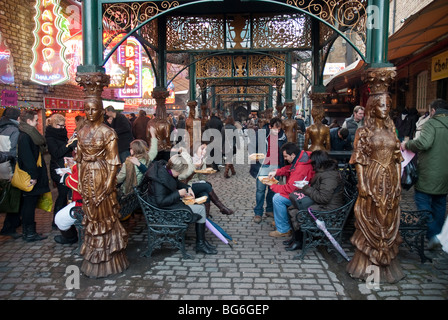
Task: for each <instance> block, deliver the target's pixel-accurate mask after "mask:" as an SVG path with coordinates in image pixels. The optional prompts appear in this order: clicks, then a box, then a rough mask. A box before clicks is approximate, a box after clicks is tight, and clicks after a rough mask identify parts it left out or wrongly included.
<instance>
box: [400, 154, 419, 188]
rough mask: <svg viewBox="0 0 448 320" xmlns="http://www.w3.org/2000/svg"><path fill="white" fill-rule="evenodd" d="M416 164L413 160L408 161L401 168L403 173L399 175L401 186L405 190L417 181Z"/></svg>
mask: <svg viewBox="0 0 448 320" xmlns="http://www.w3.org/2000/svg"><path fill="white" fill-rule="evenodd" d="M417 180H418V174H417V166H416V165H415V162H414V161H413V160H411V161H409V163H408V164H407V165H406V167H404V168H403V174H402V175H401V187H402V188H403V189H405V190H409V189H411V188H412V186H413V185H414V184H415V183H416V182H417Z"/></svg>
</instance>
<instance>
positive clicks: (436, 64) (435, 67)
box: [431, 51, 448, 81]
mask: <svg viewBox="0 0 448 320" xmlns="http://www.w3.org/2000/svg"><path fill="white" fill-rule="evenodd" d="M444 78H448V51H445V52H444V53H441V54H439V55H437V56H435V57H433V58H432V63H431V81H436V80H440V79H444Z"/></svg>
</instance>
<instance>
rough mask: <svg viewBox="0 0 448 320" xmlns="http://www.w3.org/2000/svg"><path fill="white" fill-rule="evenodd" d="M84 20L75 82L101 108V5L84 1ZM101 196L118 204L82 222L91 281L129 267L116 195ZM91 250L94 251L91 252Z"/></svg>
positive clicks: (105, 79) (90, 207)
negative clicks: (105, 214)
mask: <svg viewBox="0 0 448 320" xmlns="http://www.w3.org/2000/svg"><path fill="white" fill-rule="evenodd" d="M82 19H83V24H82V26H83V34H84V35H86V36H84V37H83V64H82V65H80V66H78V68H77V74H76V82H77V83H78V84H79V85H80V86H82V87H83V88H84V93H85V96H84V103H85V105H88V104H92V103H95V104H97V105H99V106H102V98H101V94H102V92H103V89H104V87H107V86H108V85H109V83H110V77H109V76H108V75H107V74H105V70H104V68H103V67H102V66H101V61H102V52H99V50H98V46H97V43H98V42H100V43H102V34H101V26H100V25H99V24H100V23H101V20H98V4H97V1H96V0H83V15H82ZM86 128H87V127H86ZM92 131H94V132H92V135H93V134H95V133H96V130H92ZM89 134H90V133H89ZM80 138H81V135H80ZM79 143H81V141H80V142H79ZM117 153H118V151H117ZM89 161H91V160H89ZM86 165H87V162H86V160H85V159H84V158H83V157H81V160H80V161H79V162H78V166H79V172H80V173H81V172H83V167H84V166H86ZM105 170H107V169H105ZM87 174H91V173H87ZM112 174H113V173H112ZM83 177H84V175H82V174H81V176H80V177H79V182H80V189H81V190H84V191H86V190H87V191H86V192H87V194H88V193H89V191H88V190H89V188H92V187H94V186H91V185H88V186H86V185H83V180H84V179H83ZM86 181H87V180H86ZM81 193H82V191H81ZM101 196H103V197H107V198H108V199H107V201H111V202H112V203H114V204H116V205H115V206H114V210H117V213H116V214H114V212H110V213H109V214H110V216H101V215H100V214H98V216H95V215H93V216H89V218H88V219H87V218H85V219H84V221H83V223H85V225H84V228H86V235H87V234H88V235H89V238H88V239H87V238H86V239H85V240H84V243H83V246H82V247H81V254H82V255H84V261H83V264H82V266H81V271H82V272H83V273H84V274H85V275H86V276H88V277H92V278H97V277H106V276H109V275H113V274H118V273H122V272H123V271H124V270H125V269H126V268H127V267H128V266H129V262H128V260H127V258H126V245H127V233H126V231H125V230H124V228H123V227H122V226H121V224H120V221H119V219H118V210H119V207H118V208H117V206H118V201H117V195H116V192H111V193H109V194H107V195H100V194H97V195H94V198H96V197H101ZM86 200H87V199H86ZM103 201H106V200H103ZM97 206H98V203H97V204H96V203H93V202H89V201H86V202H85V203H84V204H83V209H84V212H85V213H86V215H87V212H90V213H91V212H95V210H94V209H95V208H94V207H97ZM100 229H101V230H100ZM89 239H90V240H89ZM109 240H110V243H108V245H107V246H104V245H98V246H97V244H98V243H100V244H101V243H105V241H109ZM92 246H94V247H95V248H94V249H92Z"/></svg>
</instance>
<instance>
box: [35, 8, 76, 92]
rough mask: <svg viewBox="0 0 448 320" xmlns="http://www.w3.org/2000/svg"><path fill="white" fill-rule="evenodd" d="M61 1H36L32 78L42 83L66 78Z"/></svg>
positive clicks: (57, 82) (57, 81) (61, 80)
mask: <svg viewBox="0 0 448 320" xmlns="http://www.w3.org/2000/svg"><path fill="white" fill-rule="evenodd" d="M59 3H60V0H37V1H36V5H35V7H34V8H35V10H36V16H35V17H34V21H35V29H34V31H33V34H34V46H33V48H32V51H33V62H32V63H31V66H30V67H31V72H32V74H31V80H32V81H34V82H36V83H39V84H41V85H56V84H61V83H63V82H65V81H67V80H68V79H69V73H68V68H69V64H68V63H67V61H66V60H65V46H64V44H63V42H62V37H63V30H62V22H63V19H62V15H61V7H60V6H59Z"/></svg>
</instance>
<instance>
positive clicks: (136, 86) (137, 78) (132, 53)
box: [118, 38, 142, 98]
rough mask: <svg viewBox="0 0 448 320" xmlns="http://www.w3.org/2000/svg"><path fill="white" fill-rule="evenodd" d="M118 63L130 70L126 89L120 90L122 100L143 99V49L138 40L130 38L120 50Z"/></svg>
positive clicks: (119, 94)
mask: <svg viewBox="0 0 448 320" xmlns="http://www.w3.org/2000/svg"><path fill="white" fill-rule="evenodd" d="M118 62H119V63H120V64H121V65H122V66H125V67H126V68H128V70H129V73H128V77H127V78H126V81H125V84H124V88H122V89H120V90H119V93H118V96H119V97H120V98H141V96H142V81H141V74H142V70H141V67H142V49H141V45H140V43H139V42H138V41H137V40H134V39H132V38H129V39H127V40H126V42H125V43H123V44H122V45H121V46H120V47H119V48H118Z"/></svg>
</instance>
